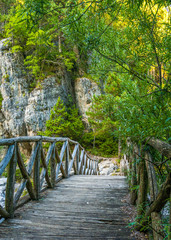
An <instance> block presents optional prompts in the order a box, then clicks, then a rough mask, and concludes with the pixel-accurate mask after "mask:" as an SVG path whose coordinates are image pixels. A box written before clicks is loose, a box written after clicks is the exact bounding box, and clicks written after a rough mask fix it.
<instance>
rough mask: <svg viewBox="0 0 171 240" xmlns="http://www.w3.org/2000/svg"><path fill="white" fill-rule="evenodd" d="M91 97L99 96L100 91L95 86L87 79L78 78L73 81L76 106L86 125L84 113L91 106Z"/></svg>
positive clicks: (86, 120)
mask: <svg viewBox="0 0 171 240" xmlns="http://www.w3.org/2000/svg"><path fill="white" fill-rule="evenodd" d="M93 95H100V89H99V88H98V86H97V84H96V83H94V82H92V81H91V80H89V79H88V78H78V79H76V81H75V96H76V102H77V106H78V108H79V109H80V113H81V115H82V116H83V121H84V122H85V123H86V124H87V125H88V119H87V114H86V112H87V111H88V110H89V108H90V106H91V104H92V97H93Z"/></svg>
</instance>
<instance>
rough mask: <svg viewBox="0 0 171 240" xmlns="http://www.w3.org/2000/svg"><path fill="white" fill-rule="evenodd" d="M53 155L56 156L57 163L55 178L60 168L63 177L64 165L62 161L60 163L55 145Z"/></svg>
mask: <svg viewBox="0 0 171 240" xmlns="http://www.w3.org/2000/svg"><path fill="white" fill-rule="evenodd" d="M55 157H56V159H57V163H58V164H57V167H56V180H57V178H58V175H59V170H61V173H62V175H63V177H66V176H65V169H64V166H63V163H62V159H60V157H59V155H58V151H57V149H56V147H55Z"/></svg>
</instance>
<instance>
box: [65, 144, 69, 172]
mask: <svg viewBox="0 0 171 240" xmlns="http://www.w3.org/2000/svg"><path fill="white" fill-rule="evenodd" d="M66 143H67V145H66V153H65V156H66V157H65V174H66V177H68V176H69V175H68V167H69V142H68V141H66Z"/></svg>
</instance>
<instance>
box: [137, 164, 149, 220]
mask: <svg viewBox="0 0 171 240" xmlns="http://www.w3.org/2000/svg"><path fill="white" fill-rule="evenodd" d="M139 170H140V171H139V173H140V176H139V177H140V185H139V191H138V201H137V215H138V216H140V217H141V216H142V215H143V214H144V211H145V205H146V199H147V172H146V167H145V162H144V161H141V162H140V164H139Z"/></svg>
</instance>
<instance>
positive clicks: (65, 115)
mask: <svg viewBox="0 0 171 240" xmlns="http://www.w3.org/2000/svg"><path fill="white" fill-rule="evenodd" d="M83 130H84V125H83V123H82V120H81V116H79V113H78V109H77V108H76V107H75V105H73V106H72V107H68V108H66V107H65V106H64V103H63V101H62V100H61V99H60V97H59V98H58V100H57V103H56V105H55V106H54V107H53V109H52V110H51V114H50V118H49V120H47V122H46V129H45V131H44V132H41V134H42V135H44V136H50V137H69V138H71V139H73V140H76V141H79V142H80V140H81V138H82V136H83Z"/></svg>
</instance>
